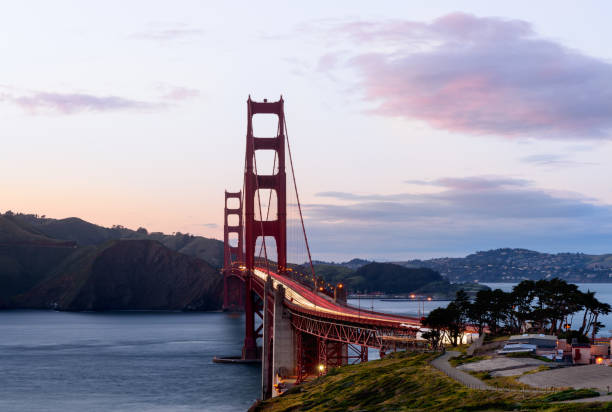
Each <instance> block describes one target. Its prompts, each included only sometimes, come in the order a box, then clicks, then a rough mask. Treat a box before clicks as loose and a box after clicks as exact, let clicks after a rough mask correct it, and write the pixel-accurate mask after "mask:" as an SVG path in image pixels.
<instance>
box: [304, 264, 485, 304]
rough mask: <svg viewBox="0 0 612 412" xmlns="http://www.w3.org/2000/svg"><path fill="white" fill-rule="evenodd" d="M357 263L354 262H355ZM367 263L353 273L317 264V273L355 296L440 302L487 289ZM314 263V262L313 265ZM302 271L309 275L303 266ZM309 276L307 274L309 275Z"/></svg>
mask: <svg viewBox="0 0 612 412" xmlns="http://www.w3.org/2000/svg"><path fill="white" fill-rule="evenodd" d="M351 262H354V261H351ZM362 262H365V264H364V265H358V269H356V270H353V269H351V268H350V267H348V266H347V265H346V264H344V263H325V262H321V261H319V262H316V263H315V264H314V266H315V272H316V273H317V275H319V276H323V278H324V279H325V281H326V282H329V283H332V284H336V283H339V282H342V283H344V284H346V285H347V287H348V290H349V291H350V292H351V293H374V292H382V293H385V294H404V295H405V294H409V293H413V292H414V293H418V294H427V295H430V296H435V297H439V298H448V297H454V295H455V293H456V292H457V291H458V290H459V289H464V290H466V291H467V292H468V293H471V294H472V293H475V292H477V291H478V290H480V289H483V288H485V289H486V287H485V286H480V285H476V284H472V283H455V284H451V283H450V282H449V281H448V280H447V279H445V278H443V277H442V276H441V275H440V274H439V273H438V272H436V271H435V270H432V269H428V268H407V267H404V266H401V265H396V264H393V263H377V262H367V261H362ZM313 263H314V262H313ZM300 269H301V271H303V272H304V271H308V269H309V268H308V267H304V266H302V267H301V268H300ZM306 273H307V272H306Z"/></svg>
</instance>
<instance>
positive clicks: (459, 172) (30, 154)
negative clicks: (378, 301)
mask: <svg viewBox="0 0 612 412" xmlns="http://www.w3.org/2000/svg"><path fill="white" fill-rule="evenodd" d="M461 4H462V6H461V7H459V6H458V5H457V4H456V3H454V2H450V1H446V2H445V1H442V2H436V3H435V5H431V4H430V3H428V2H424V1H421V2H405V3H404V2H402V3H400V2H395V3H393V2H388V3H382V4H376V5H375V4H373V3H371V2H365V1H363V2H334V3H329V2H326V3H324V2H317V1H315V2H309V3H308V4H306V3H304V4H300V5H299V6H298V5H297V4H288V3H283V2H270V3H261V2H259V3H250V2H241V3H240V5H236V4H220V3H213V2H198V1H185V2H180V3H178V4H175V5H173V7H168V5H169V3H167V2H160V1H156V2H145V1H133V2H129V3H125V2H118V1H109V2H104V3H93V4H90V3H88V4H84V3H82V2H78V1H59V2H53V3H50V2H42V1H25V2H20V3H12V4H10V5H5V6H4V8H3V13H1V14H0V25H1V27H2V33H3V36H1V37H0V51H1V52H2V56H3V59H2V61H3V64H2V68H1V69H0V119H1V123H0V136H1V137H2V142H3V145H2V146H3V147H2V150H1V151H0V173H1V175H2V176H3V178H2V179H0V211H1V212H5V211H7V210H12V211H13V212H22V213H35V214H38V215H46V216H48V217H53V218H65V217H73V216H74V217H79V218H82V219H84V220H87V221H90V222H92V223H96V224H99V225H102V226H112V225H123V226H126V227H128V228H132V229H136V228H138V227H141V226H142V227H145V228H147V229H148V230H149V231H162V232H165V233H173V232H183V233H192V234H196V235H202V236H206V237H213V238H217V239H222V237H223V232H222V229H223V196H224V191H225V190H230V191H237V190H240V189H241V187H242V179H243V166H244V149H245V148H244V145H245V130H246V100H247V98H248V96H249V95H250V96H251V97H252V98H253V99H254V100H258V101H260V100H263V99H264V98H267V99H270V100H277V99H278V98H279V97H280V96H281V95H282V96H283V98H284V100H285V112H286V115H287V127H288V131H289V135H290V137H291V145H292V152H293V157H294V158H293V160H294V163H295V168H296V177H297V180H298V185H299V188H300V199H301V201H302V204H303V208H304V215H305V221H306V229H307V231H308V233H309V237H310V242H311V246H312V251H313V258H314V259H321V260H348V259H350V258H353V257H360V258H366V259H379V260H398V259H406V260H407V259H411V258H423V257H438V256H463V255H466V254H468V253H471V252H474V251H476V250H485V249H493V248H500V247H521V248H529V249H534V250H539V251H542V252H561V251H567V252H585V253H612V250H611V249H610V245H612V186H611V185H610V176H612V166H611V165H610V162H609V159H610V158H612V51H611V50H610V49H609V47H607V44H606V42H603V41H602V39H605V38H609V37H610V36H611V35H612V28H610V25H609V23H608V22H607V20H608V16H609V15H610V12H611V11H612V6H610V5H609V4H608V3H604V2H583V3H581V4H574V3H572V2H555V1H543V2H538V3H537V5H534V4H533V2H527V1H519V2H513V3H512V4H491V3H490V2H486V1H467V2H462V3H461ZM552 15H554V16H555V17H554V18H551V16H552ZM24 22H27V24H24Z"/></svg>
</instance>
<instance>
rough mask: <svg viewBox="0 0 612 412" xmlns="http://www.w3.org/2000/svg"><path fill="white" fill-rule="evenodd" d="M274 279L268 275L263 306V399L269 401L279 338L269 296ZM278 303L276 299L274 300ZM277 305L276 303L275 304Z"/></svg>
mask: <svg viewBox="0 0 612 412" xmlns="http://www.w3.org/2000/svg"><path fill="white" fill-rule="evenodd" d="M272 289H273V287H272V278H271V277H270V275H268V279H267V280H266V284H265V287H264V298H263V301H264V304H263V339H262V340H263V342H262V350H261V397H262V399H268V398H270V397H271V396H272V369H273V364H272V348H273V347H274V346H276V345H274V342H275V341H277V336H276V334H275V331H274V330H273V329H272V325H273V323H272V322H273V319H272V318H276V316H273V315H272V313H273V310H274V309H275V307H276V304H274V307H273V308H271V307H270V299H269V298H268V297H269V295H270V294H271V293H272ZM274 300H275V301H276V299H274ZM274 303H276V302H274Z"/></svg>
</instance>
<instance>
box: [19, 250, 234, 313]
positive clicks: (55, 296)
mask: <svg viewBox="0 0 612 412" xmlns="http://www.w3.org/2000/svg"><path fill="white" fill-rule="evenodd" d="M221 288H222V276H221V274H220V273H218V272H217V270H215V269H214V268H213V267H211V266H210V265H209V264H207V263H206V262H204V261H203V260H200V259H197V258H194V257H191V256H186V255H183V254H180V253H177V252H175V251H172V250H170V249H168V248H166V247H164V246H163V245H161V244H160V243H159V242H155V241H152V240H115V241H111V242H108V243H106V244H105V245H103V246H98V247H95V246H89V247H87V248H81V249H79V250H78V251H77V252H76V253H74V254H73V255H72V256H70V258H69V259H67V260H66V261H65V262H63V263H62V265H60V267H58V268H57V269H56V270H55V271H54V273H52V274H51V275H50V276H49V277H48V278H47V279H45V280H44V281H42V282H41V283H39V284H38V285H37V286H35V287H34V288H33V289H31V290H30V291H29V292H27V293H26V294H24V295H22V296H19V297H17V298H16V304H17V306H21V307H28V308H54V309H61V310H110V309H115V310H122V309H130V310H154V309H164V310H168V309H173V310H185V309H192V310H194V309H195V310H212V309H217V308H219V307H220V304H221V301H220V299H221Z"/></svg>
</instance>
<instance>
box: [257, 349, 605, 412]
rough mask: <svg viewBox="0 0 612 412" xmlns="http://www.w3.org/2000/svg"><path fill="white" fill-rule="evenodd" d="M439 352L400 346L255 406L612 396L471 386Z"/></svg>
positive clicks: (428, 405)
mask: <svg viewBox="0 0 612 412" xmlns="http://www.w3.org/2000/svg"><path fill="white" fill-rule="evenodd" d="M436 356H438V354H435V353H410V352H397V353H395V354H392V355H391V356H389V357H387V358H385V359H382V360H375V361H371V362H367V363H365V364H358V365H350V366H342V367H340V368H335V369H331V370H330V371H329V373H328V374H327V375H326V376H323V377H321V378H317V379H315V380H313V381H312V382H309V383H305V384H303V385H300V386H296V387H294V388H292V389H289V390H288V391H287V392H286V393H285V394H284V395H282V396H279V397H276V398H272V399H269V400H266V401H264V402H259V403H257V404H256V405H254V406H253V407H252V408H251V409H250V411H253V412H259V411H279V412H280V411H284V412H290V411H330V412H340V411H364V412H365V411H372V412H374V411H432V412H439V411H449V412H450V411H453V412H454V411H519V410H520V411H525V410H534V411H535V410H537V411H583V410H590V411H602V410H607V411H609V410H612V402H607V403H605V402H604V403H580V404H571V403H570V404H559V403H553V401H554V397H553V396H551V395H550V394H540V393H537V392H524V391H523V392H521V391H508V392H506V391H483V390H475V389H469V388H467V387H465V386H463V385H461V384H459V383H457V382H456V381H454V380H453V379H451V378H449V377H448V376H446V375H445V374H443V373H442V372H440V371H438V370H437V369H435V368H433V367H432V366H431V365H430V364H429V362H431V360H433V359H434V358H435V357H436Z"/></svg>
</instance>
